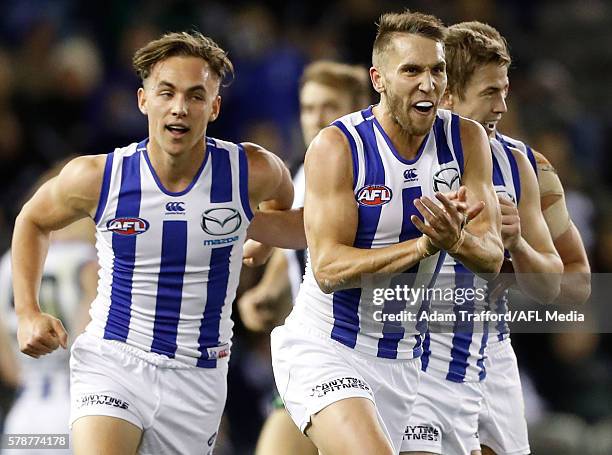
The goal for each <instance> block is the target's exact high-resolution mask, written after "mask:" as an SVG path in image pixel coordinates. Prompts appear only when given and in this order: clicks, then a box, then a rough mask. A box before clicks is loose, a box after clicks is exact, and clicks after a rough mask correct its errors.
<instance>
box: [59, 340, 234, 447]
mask: <svg viewBox="0 0 612 455" xmlns="http://www.w3.org/2000/svg"><path fill="white" fill-rule="evenodd" d="M227 365H228V357H225V358H223V359H219V360H218V363H217V368H198V367H195V366H191V365H187V364H185V363H182V362H179V361H177V360H175V359H170V358H168V357H167V356H164V355H159V354H156V353H151V352H145V351H142V350H140V349H138V348H135V347H133V346H129V345H127V344H125V343H121V342H118V341H109V340H103V339H100V338H97V337H95V336H93V335H90V334H87V333H85V334H82V335H80V336H79V337H78V338H77V340H76V341H75V343H74V345H73V346H72V355H71V358H70V370H71V371H70V386H71V414H70V426H71V427H72V424H73V423H74V421H76V420H77V419H79V418H81V417H84V416H92V415H103V416H111V417H117V418H120V419H124V420H126V421H128V422H130V423H132V424H134V425H136V426H137V427H138V428H141V429H142V430H143V436H142V442H141V445H140V448H139V451H138V453H139V454H141V455H145V454H146V455H148V454H151V455H160V454H179V453H180V454H181V455H190V454H198V455H201V454H210V453H212V450H213V447H214V444H215V438H216V436H217V431H218V428H219V423H220V421H221V415H222V413H223V408H224V406H225V399H226V396H227Z"/></svg>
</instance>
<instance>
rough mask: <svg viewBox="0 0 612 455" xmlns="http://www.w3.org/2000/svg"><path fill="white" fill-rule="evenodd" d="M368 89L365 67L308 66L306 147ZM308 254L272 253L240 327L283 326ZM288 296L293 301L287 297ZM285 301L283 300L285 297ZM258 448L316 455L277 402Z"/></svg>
mask: <svg viewBox="0 0 612 455" xmlns="http://www.w3.org/2000/svg"><path fill="white" fill-rule="evenodd" d="M371 87H372V86H371V84H370V78H369V75H368V71H367V69H366V68H365V67H363V66H357V65H346V64H342V63H336V62H331V61H316V62H313V63H311V64H309V65H308V66H307V67H306V68H305V69H304V73H303V74H302V77H301V79H300V94H299V96H300V125H301V128H302V136H303V138H304V144H305V146H306V147H307V146H308V144H310V142H311V141H312V140H313V139H314V137H315V136H316V135H317V134H318V133H319V131H320V130H321V129H323V128H325V127H326V126H329V125H330V124H331V123H332V122H333V121H334V120H336V119H338V118H340V117H342V116H344V115H346V114H348V113H350V112H353V111H355V110H357V109H359V108H361V107H363V106H366V105H367V104H369V102H370V100H371V90H372V88H371ZM304 185H305V178H304V165H303V157H302V160H300V161H299V162H298V163H297V171H296V172H295V174H294V177H293V186H294V190H295V196H294V199H293V208H302V207H304ZM305 256H306V250H301V251H290V250H276V251H274V253H273V254H272V257H271V258H270V261H269V262H268V264H267V266H266V270H265V272H264V274H263V277H262V278H261V280H260V281H259V283H258V284H257V285H256V286H254V287H253V288H251V289H250V290H248V291H247V292H245V293H244V294H243V296H242V297H241V298H240V300H239V301H238V309H239V311H240V316H241V318H242V322H243V323H244V325H245V326H246V327H247V328H248V329H250V330H253V331H266V332H269V331H270V330H271V329H272V328H273V327H274V326H276V325H278V324H280V323H282V321H283V320H284V319H285V316H286V315H287V314H288V313H289V311H290V310H291V306H292V301H293V299H294V298H295V296H296V295H297V291H298V288H299V286H300V283H301V282H302V278H303V276H304V269H305V267H306V257H305ZM289 290H290V291H291V296H292V298H291V299H287V298H286V293H287V291H289ZM283 297H285V298H283ZM274 407H275V408H274V410H273V411H272V412H271V414H270V415H269V416H268V419H267V420H266V423H265V424H264V427H263V428H262V432H261V435H260V438H259V441H258V443H257V448H256V454H257V455H273V454H277V455H283V454H286V455H291V454H295V455H298V454H316V453H317V449H316V448H315V447H314V445H312V443H311V442H310V440H309V439H308V438H307V437H306V436H304V435H303V434H302V433H301V432H300V431H299V429H298V428H297V427H296V426H295V424H294V423H293V422H292V421H291V417H290V416H289V414H287V411H286V410H285V408H284V406H283V404H282V401H281V400H280V397H278V395H277V397H276V399H275V401H274Z"/></svg>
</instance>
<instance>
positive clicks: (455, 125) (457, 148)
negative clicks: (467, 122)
mask: <svg viewBox="0 0 612 455" xmlns="http://www.w3.org/2000/svg"><path fill="white" fill-rule="evenodd" d="M451 139H452V141H453V151H454V152H455V157H456V158H457V162H458V163H459V172H460V173H461V175H463V145H461V124H460V123H459V116H458V115H456V114H452V117H451Z"/></svg>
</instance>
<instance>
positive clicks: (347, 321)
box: [331, 120, 385, 348]
mask: <svg viewBox="0 0 612 455" xmlns="http://www.w3.org/2000/svg"><path fill="white" fill-rule="evenodd" d="M355 129H356V130H357V133H358V134H359V137H360V138H361V141H362V143H363V145H364V158H365V159H364V163H365V183H364V184H365V185H384V184H385V170H384V167H383V163H382V159H381V157H380V155H379V153H378V148H377V146H376V139H375V137H374V124H373V123H372V121H371V120H370V121H364V122H361V123H360V124H359V125H357V126H356V127H355ZM381 210H382V207H381V206H364V205H361V204H360V205H359V208H358V223H357V232H356V234H355V243H354V246H355V247H357V248H371V247H372V242H373V241H374V236H375V235H376V230H377V229H378V222H379V220H380V213H381ZM360 299H361V289H360V288H355V289H346V290H341V291H337V292H334V296H333V316H334V327H333V329H332V333H331V337H332V339H334V340H336V341H338V342H340V343H342V344H344V345H346V346H348V347H350V348H354V347H355V345H356V344H357V333H358V332H359V301H360Z"/></svg>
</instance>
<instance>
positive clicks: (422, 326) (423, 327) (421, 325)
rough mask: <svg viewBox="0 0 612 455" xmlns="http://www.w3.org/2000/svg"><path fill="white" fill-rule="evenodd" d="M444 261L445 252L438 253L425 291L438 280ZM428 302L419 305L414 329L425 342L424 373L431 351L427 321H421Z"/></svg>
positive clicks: (427, 308) (423, 355)
mask: <svg viewBox="0 0 612 455" xmlns="http://www.w3.org/2000/svg"><path fill="white" fill-rule="evenodd" d="M445 259H446V251H443V250H442V251H440V253H439V255H438V262H437V263H436V269H435V270H434V273H433V275H432V276H431V280H430V281H429V284H428V285H427V289H431V288H432V286H433V285H434V283H435V282H436V279H437V278H438V274H439V273H440V269H441V268H442V265H443V264H444V260H445ZM430 307H431V305H430V301H429V299H423V302H422V303H421V307H420V308H419V312H418V313H417V321H418V322H417V324H416V326H415V327H416V329H417V330H418V331H419V333H420V334H423V333H424V334H425V340H424V342H423V352H422V356H421V362H422V363H421V365H422V370H423V371H426V370H427V365H429V356H430V355H431V349H430V343H431V340H430V335H429V328H428V323H427V319H422V314H423V313H425V312H427V313H429V310H430Z"/></svg>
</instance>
